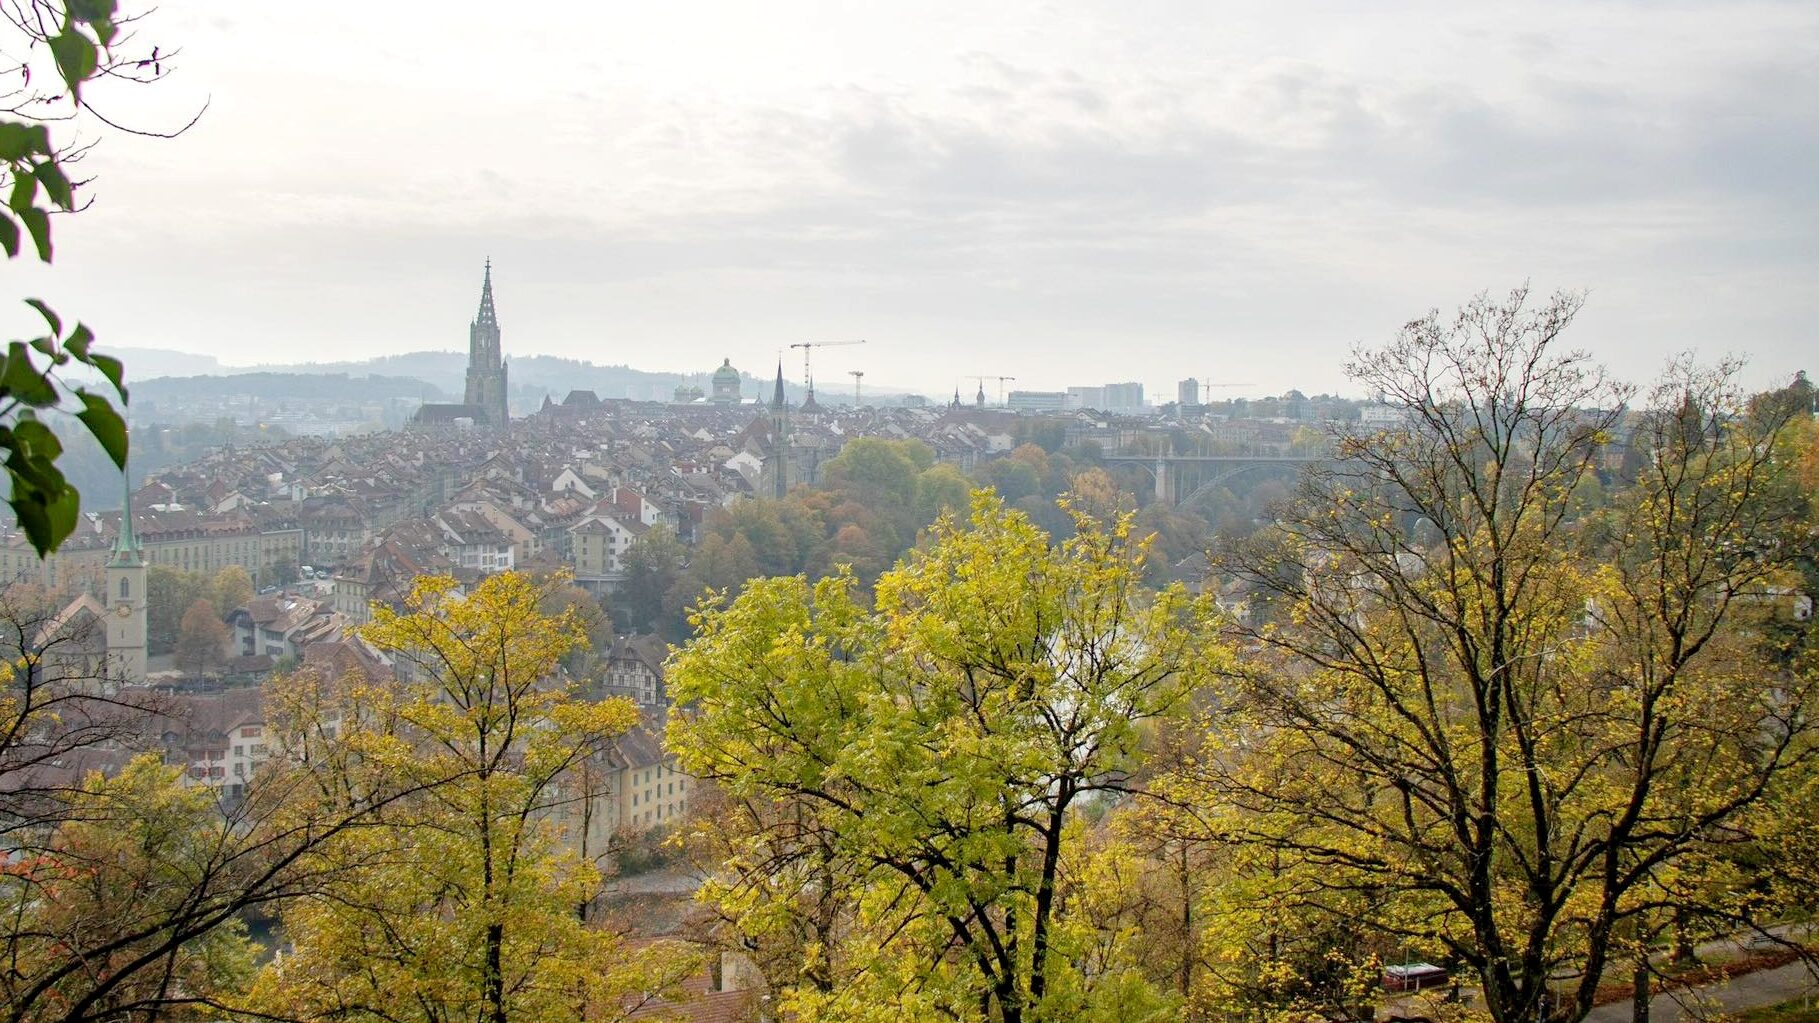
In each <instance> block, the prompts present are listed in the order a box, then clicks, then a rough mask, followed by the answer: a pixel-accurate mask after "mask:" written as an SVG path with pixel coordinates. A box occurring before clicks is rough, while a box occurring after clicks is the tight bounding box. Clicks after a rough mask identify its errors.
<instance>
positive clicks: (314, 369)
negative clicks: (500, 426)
mask: <svg viewBox="0 0 1819 1023" xmlns="http://www.w3.org/2000/svg"><path fill="white" fill-rule="evenodd" d="M109 354H114V355H118V356H119V357H120V359H121V360H122V361H123V362H125V363H126V371H127V378H128V382H129V384H130V385H134V386H137V385H138V384H140V383H145V384H151V383H153V382H154V381H155V380H157V378H160V377H186V378H188V377H242V376H251V375H259V374H264V375H266V376H267V377H268V378H275V377H279V376H282V375H301V376H337V375H341V376H346V377H348V378H350V379H355V380H358V379H361V378H367V377H375V378H385V379H387V380H388V381H391V382H394V383H405V382H409V381H414V382H417V383H421V384H425V385H428V387H429V388H431V389H433V390H434V391H437V392H441V393H442V394H446V395H450V396H452V397H454V398H458V397H459V396H460V395H461V394H462V393H463V391H464V390H465V388H466V383H467V353H465V352H448V351H442V352H437V351H425V352H405V353H402V354H398V355H380V356H375V357H373V358H371V359H362V360H359V361H341V362H304V363H288V364H285V363H266V364H260V365H256V366H226V365H223V364H222V363H221V361H220V360H218V359H216V358H214V357H213V356H207V355H192V354H190V353H188V352H177V351H171V350H168V349H156V348H121V349H113V350H110V353H109ZM508 362H509V365H510V371H511V390H512V397H513V399H514V402H513V403H514V405H522V404H524V403H525V402H527V401H530V402H535V401H541V400H542V397H543V395H545V394H548V395H550V396H552V397H553V398H554V399H555V400H556V401H561V400H562V399H563V397H565V396H566V395H567V394H568V393H569V392H570V391H577V390H579V391H593V392H594V394H595V395H596V396H598V397H600V398H634V399H638V400H641V401H668V400H670V399H671V397H672V396H673V395H674V393H675V390H676V388H677V387H680V386H683V385H692V386H696V387H700V388H701V389H702V390H703V391H706V390H708V389H709V386H710V382H711V381H710V378H711V377H712V375H713V371H714V370H715V369H716V368H718V367H713V366H709V367H707V368H705V369H703V370H701V371H700V372H698V373H661V372H648V371H645V370H640V369H632V368H631V367H630V366H625V365H614V366H601V365H598V364H596V363H592V362H587V361H585V360H581V359H565V358H562V357H560V356H555V355H529V356H513V357H510V358H509V359H508ZM741 376H742V378H743V380H742V388H741V393H742V394H743V395H744V396H745V397H746V398H747V399H752V398H761V399H765V400H769V398H770V396H771V393H772V388H773V387H774V386H775V378H774V377H772V378H771V379H764V378H762V377H757V376H754V375H752V374H751V373H742V374H741ZM192 386H194V385H192ZM784 390H785V393H786V394H787V395H788V398H789V400H790V401H792V402H800V401H801V400H802V398H803V389H802V385H801V384H800V383H799V382H792V381H788V380H786V381H785V383H784ZM842 393H850V392H842V391H839V390H833V389H822V400H823V401H826V400H829V399H832V400H835V401H838V400H839V396H840V394H842ZM432 400H433V399H432Z"/></svg>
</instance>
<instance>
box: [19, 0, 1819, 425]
mask: <svg viewBox="0 0 1819 1023" xmlns="http://www.w3.org/2000/svg"><path fill="white" fill-rule="evenodd" d="M1816 29H1819V8H1815V7H1814V5H1811V4H1797V3H1743V4H1722V5H1718V4H1704V5H1696V4H1672V5H1662V4H1641V3H1616V2H1612V3H1594V4H1567V3H1524V4H1502V5H1497V6H1496V7H1495V8H1483V9H1473V10H1461V9H1459V8H1458V6H1457V5H1446V4H1438V3H1394V4H1375V5H1370V6H1369V7H1368V9H1367V8H1365V7H1363V6H1361V5H1352V4H1321V5H1305V6H1298V7H1296V8H1295V9H1294V10H1292V11H1284V10H1281V9H1280V7H1279V5H1266V4H1243V3H1222V4H1197V3H1156V4H1146V5H1142V6H1140V7H1136V8H1133V7H1130V6H1128V5H1118V4H1110V3H1072V4H1063V5H1038V4H1028V3H1012V4H997V5H991V6H989V7H986V8H981V7H979V6H978V5H959V4H946V3H935V4H924V5H915V6H913V7H875V6H872V5H827V4H804V3H773V4H765V5H748V4H731V3H726V4H685V5H661V6H657V5H611V6H593V5H580V6H576V7H571V8H567V9H565V10H563V12H562V13H561V15H560V17H549V16H546V15H539V16H537V17H525V16H515V15H513V14H511V13H510V12H508V11H507V10H506V9H504V8H501V7H499V6H497V5H485V6H482V5H473V4H451V5H442V6H438V7H437V8H435V9H434V10H425V9H423V8H420V7H415V6H410V5H404V6H385V5H380V6H369V5H358V6H345V7H333V6H328V7H325V6H322V5H298V4H280V3H267V2H255V3H246V4H236V5H231V6H229V5H218V4H210V3H205V2H201V0H171V2H167V3H164V4H162V5H161V7H160V9H159V10H158V11H156V13H155V14H153V15H152V16H151V17H150V18H149V19H147V20H146V21H145V22H143V23H142V24H141V25H140V26H139V31H140V33H141V36H142V38H143V39H144V40H146V41H148V42H158V41H161V40H169V44H168V45H169V46H170V47H172V48H177V49H180V51H181V52H180V54H179V55H178V57H177V58H176V59H175V61H174V66H175V67H176V69H177V70H176V73H175V74H174V75H172V76H171V77H170V78H169V79H168V80H167V81H166V82H164V83H162V84H160V85H159V86H157V87H156V88H152V89H138V90H135V89H132V88H130V87H129V88H120V87H112V86H104V85H98V86H96V87H95V89H94V91H93V96H94V98H95V100H96V101H97V102H98V103H99V105H100V106H101V108H102V109H103V110H104V111H105V112H107V113H108V114H109V116H110V117H113V118H115V119H117V120H119V121H121V122H123V123H126V124H130V125H133V126H135V127H139V128H143V129H149V130H169V129H173V128H176V127H179V126H181V125H182V124H183V123H184V122H185V121H187V120H188V119H189V117H190V116H191V115H192V114H194V113H195V111H196V110H197V109H199V108H200V107H201V106H202V104H203V103H204V102H205V101H206V102H207V104H208V106H207V110H206V112H205V113H203V115H202V117H201V119H200V120H199V121H198V122H197V123H196V124H195V126H194V127H193V128H191V129H190V130H189V131H187V132H186V133H184V134H183V135H182V136H181V137H180V138H177V139H175V140H163V139H146V138H131V137H123V136H120V135H119V134H118V133H114V132H106V133H105V134H106V136H107V137H106V138H104V139H103V141H102V144H101V145H100V146H99V147H98V148H97V149H96V150H95V151H94V152H93V153H92V154H91V156H90V157H89V158H88V160H86V161H85V162H84V163H83V164H82V168H81V169H82V173H83V174H84V175H85V176H92V177H93V179H94V180H93V185H92V187H91V188H90V189H89V191H88V195H89V196H90V197H91V198H92V200H93V206H92V208H90V209H89V210H88V211H87V212H85V213H84V214H83V215H82V216H80V217H74V218H70V219H69V221H68V223H67V224H65V225H63V226H61V227H59V229H58V263H57V266H56V268H55V270H50V269H48V268H43V267H38V266H34V265H30V264H29V263H27V262H20V263H17V264H15V265H13V266H12V267H11V269H12V272H13V273H15V274H16V275H17V277H18V284H17V285H16V286H17V288H18V289H19V290H20V291H21V293H25V294H37V295H41V296H43V297H44V298H46V299H48V300H50V301H51V302H52V304H53V305H55V306H57V307H58V308H67V309H69V310H71V311H74V312H77V313H79V314H80V315H81V317H82V318H83V319H84V320H85V321H86V322H88V323H89V324H91V325H92V326H93V327H94V328H95V330H96V332H97V334H98V335H99V337H100V343H101V345H102V346H103V347H106V346H108V345H115V346H121V347H129V348H130V347H161V348H171V349H179V350H184V351H191V352H197V353H202V354H207V355H212V356H215V357H217V358H219V359H221V360H223V361H224V362H227V363H230V364H251V363H258V362H274V361H283V362H295V361H301V360H304V359H321V360H331V359H356V358H362V357H365V356H368V355H378V354H389V353H397V352H405V351H413V350H423V349H444V350H459V349H462V348H464V347H465V342H466V326H467V322H468V320H469V318H470V317H471V316H472V312H473V296H474V294H475V289H476V287H477V284H478V280H479V274H480V267H481V263H482V261H483V260H484V259H486V258H488V257H491V258H492V260H493V264H494V267H495V276H496V284H497V288H498V294H499V304H500V315H501V319H502V322H503V324H504V348H505V354H506V355H507V356H508V357H512V356H524V355H532V354H554V355H562V356H567V357H573V358H583V359H589V360H592V361H595V362H601V363H618V362H624V363H629V364H630V365H633V366H636V367H639V368H643V369H652V370H690V371H698V370H703V369H706V368H711V367H713V366H716V365H719V363H720V360H721V359H722V358H725V357H730V358H732V360H733V362H734V363H735V364H736V365H738V366H739V367H741V368H745V369H748V370H751V371H754V372H757V373H760V374H763V373H764V372H765V371H766V369H767V367H768V365H769V364H770V362H771V361H772V360H773V359H774V358H775V356H776V355H777V353H778V351H779V350H780V349H784V348H785V347H786V346H787V345H789V344H790V343H792V342H795V341H800V340H810V339H823V338H857V337H864V338H868V339H870V341H871V344H869V345H868V346H866V347H865V348H854V349H849V350H847V352H846V353H845V355H844V357H841V358H830V360H829V362H828V364H827V366H826V371H825V375H826V377H828V378H833V379H835V380H836V381H837V382H843V381H845V379H846V378H845V376H844V373H845V371H846V370H848V369H863V370H864V371H865V372H866V374H867V376H866V381H867V384H868V386H869V385H871V384H872V383H873V382H876V383H877V384H878V385H879V386H881V387H896V388H915V389H918V390H921V391H923V392H925V393H928V394H931V395H935V394H946V393H947V392H948V391H949V390H950V389H951V388H952V387H953V386H954V384H955V382H956V378H958V377H961V376H964V375H970V374H1014V375H1016V376H1017V378H1018V382H1017V386H1019V387H1031V388H1051V389H1052V388H1061V387H1064V386H1067V385H1069V384H1082V383H1100V382H1104V381H1111V380H1126V379H1130V380H1138V381H1142V382H1143V383H1145V384H1146V385H1147V386H1148V388H1149V389H1150V390H1151V392H1152V393H1154V394H1158V395H1162V394H1166V393H1167V391H1168V388H1169V387H1171V386H1172V384H1173V382H1174V381H1175V380H1177V379H1179V378H1181V377H1185V376H1190V375H1191V376H1197V377H1199V378H1201V379H1203V380H1211V381H1216V382H1223V383H1229V384H1237V385H1243V386H1242V387H1241V388H1240V389H1239V390H1241V391H1242V392H1246V393H1256V394H1266V393H1277V392H1280V391H1283V390H1286V389H1287V388H1290V387H1296V388H1299V389H1301V390H1303V391H1305V392H1308V393H1315V392H1317V391H1321V390H1334V391H1349V390H1353V389H1354V388H1351V387H1349V385H1348V384H1347V383H1346V381H1345V380H1344V377H1343V374H1342V372H1341V366H1342V363H1343V361H1344V358H1345V354H1346V353H1347V352H1348V351H1349V350H1350V348H1351V347H1352V346H1353V345H1354V344H1357V343H1361V342H1362V343H1373V344H1374V343H1379V342H1381V341H1383V340H1385V339H1387V338H1388V337H1389V336H1391V335H1392V334H1393V333H1394V331H1395V329H1396V328H1397V327H1398V326H1399V325H1400V324H1401V323H1402V322H1404V321H1405V320H1407V319H1409V318H1411V317H1413V316H1416V315H1419V314H1420V313H1422V312H1423V311H1425V310H1426V309H1428V308H1430V307H1434V306H1440V307H1450V306H1451V305H1453V304H1455V303H1457V302H1459V301H1461V300H1463V299H1465V298H1466V297H1468V296H1469V295H1471V294H1472V293H1475V292H1477V291H1479V290H1481V289H1487V288H1488V289H1492V290H1493V291H1502V290H1505V289H1507V288H1509V287H1510V286H1513V285H1516V284H1519V283H1521V282H1522V281H1524V280H1530V281H1532V282H1533V284H1534V286H1535V287H1536V288H1537V289H1538V290H1541V291H1549V290H1552V289H1555V288H1569V289H1587V290H1588V291H1589V292H1590V298H1589V301H1588V303H1587V305H1586V308H1585V311H1584V312H1583V314H1582V315H1581V317H1580V319H1579V321H1578V323H1577V324H1576V325H1575V327H1574V329H1573V331H1572V332H1571V334H1570V336H1569V338H1568V340H1569V341H1570V342H1571V343H1573V344H1575V345H1578V346H1581V347H1586V348H1589V349H1591V350H1592V351H1593V352H1595V353H1596V354H1597V355H1598V356H1599V357H1600V358H1602V359H1604V360H1606V361H1608V362H1609V363H1611V364H1612V365H1613V366H1614V367H1615V368H1617V369H1618V370H1619V371H1620V372H1623V373H1625V374H1626V375H1629V376H1632V377H1646V376H1649V375H1651V374H1652V372H1653V371H1654V370H1655V369H1656V368H1657V367H1658V366H1659V365H1660V363H1661V362H1662V361H1663V359H1664V358H1665V356H1666V354H1667V353H1670V352H1673V351H1677V350H1681V349H1689V348H1696V349H1698V350H1699V351H1700V352H1701V353H1702V354H1703V355H1705V356H1706V357H1708V358H1709V357H1712V356H1716V355H1718V354H1721V353H1724V352H1735V353H1744V354H1748V355H1749V356H1750V357H1751V367H1750V370H1749V371H1748V372H1747V373H1746V376H1745V379H1746V380H1747V381H1748V382H1749V383H1750V384H1752V385H1757V386H1765V385H1767V384H1770V383H1778V382H1781V381H1785V380H1786V379H1787V378H1788V377H1789V376H1790V375H1791V374H1792V372H1793V371H1794V370H1796V369H1800V368H1802V366H1803V362H1804V360H1805V358H1806V353H1807V352H1808V350H1809V349H1810V346H1811V344H1812V330H1811V323H1812V320H1813V315H1812V314H1813V309H1812V301H1813V291H1812V288H1811V286H1810V285H1811V282H1812V281H1813V280H1814V279H1815V273H1816V271H1819V266H1816V263H1819V250H1816V249H1815V244H1814V242H1813V238H1814V237H1815V227H1819V217H1816V216H1815V213H1816V211H1819V205H1816V200H1815V194H1814V191H1813V189H1812V187H1811V182H1810V168H1811V167H1812V166H1813V164H1814V156H1815V155H1819V154H1816V153H1815V145H1814V140H1815V138H1819V131H1816V130H1815V129H1816V128H1819V82H1815V77H1816V75H1819V72H1816V71H1815V68H1819V61H1815V60H1814V47H1813V40H1814V39H1815V38H1816V35H1819V33H1816V31H1815V30H1816ZM94 127H95V126H93V125H91V126H90V132H89V133H90V134H91V135H95V134H100V132H97V131H95V130H93V129H94ZM7 315H9V316H11V317H13V319H9V320H7V321H6V325H7V326H8V327H9V328H11V327H17V326H18V325H19V324H20V323H23V322H24V321H23V319H22V317H24V316H26V315H29V313H28V311H25V310H23V307H21V308H20V309H18V310H14V311H12V312H9V313H8V314H7ZM130 372H131V368H130V366H129V374H130ZM792 376H793V372H792ZM967 387H968V389H969V390H970V388H971V384H968V385H967Z"/></svg>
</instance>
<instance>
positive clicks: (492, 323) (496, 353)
mask: <svg viewBox="0 0 1819 1023" xmlns="http://www.w3.org/2000/svg"><path fill="white" fill-rule="evenodd" d="M462 403H463V404H465V405H468V406H470V407H473V408H476V409H480V410H482V411H484V412H485V414H486V419H487V425H489V426H491V427H492V428H493V429H495V430H503V429H505V428H506V426H507V425H508V424H509V423H510V422H511V413H510V412H508V411H507V410H506V405H505V356H504V354H503V352H502V350H501V349H500V346H499V314H498V312H497V311H495V310H494V309H493V261H492V260H490V259H489V260H487V261H486V278H485V280H484V281H483V282H482V283H481V285H480V313H479V315H477V316H475V317H474V322H473V323H472V324H470V325H469V326H468V328H467V394H466V397H464V398H463V399H462Z"/></svg>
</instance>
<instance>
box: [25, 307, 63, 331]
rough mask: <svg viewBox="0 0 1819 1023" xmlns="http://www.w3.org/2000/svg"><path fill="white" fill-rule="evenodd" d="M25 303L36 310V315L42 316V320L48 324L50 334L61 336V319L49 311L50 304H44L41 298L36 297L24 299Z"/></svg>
mask: <svg viewBox="0 0 1819 1023" xmlns="http://www.w3.org/2000/svg"><path fill="white" fill-rule="evenodd" d="M25 304H26V305H28V306H31V307H32V308H33V309H36V310H38V315H39V316H42V317H44V322H45V323H47V324H49V325H50V328H51V333H52V334H56V335H58V336H62V334H63V320H62V318H61V317H59V316H58V315H57V314H56V313H54V312H52V311H51V307H50V306H47V305H45V304H44V302H43V300H41V299H36V298H28V299H26V300H25Z"/></svg>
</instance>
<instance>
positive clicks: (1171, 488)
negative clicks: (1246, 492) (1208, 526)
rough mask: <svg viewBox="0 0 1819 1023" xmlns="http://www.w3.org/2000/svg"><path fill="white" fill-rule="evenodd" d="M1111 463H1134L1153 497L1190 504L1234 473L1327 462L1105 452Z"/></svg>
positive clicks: (1300, 458)
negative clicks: (1146, 477) (1150, 483)
mask: <svg viewBox="0 0 1819 1023" xmlns="http://www.w3.org/2000/svg"><path fill="white" fill-rule="evenodd" d="M1102 460H1103V461H1105V462H1107V463H1109V464H1114V465H1136V466H1139V467H1141V468H1142V469H1143V470H1144V471H1146V472H1148V473H1149V474H1150V478H1151V479H1153V480H1155V481H1156V500H1158V501H1161V502H1162V503H1164V504H1167V505H1170V506H1174V505H1179V506H1181V507H1191V506H1193V505H1194V504H1196V503H1198V502H1199V501H1200V500H1202V499H1203V498H1205V497H1206V496H1207V495H1208V494H1211V493H1212V492H1213V491H1214V490H1216V489H1217V488H1219V487H1221V486H1224V485H1225V484H1226V483H1227V482H1229V481H1230V480H1232V479H1233V478H1235V477H1237V476H1242V475H1244V474H1245V473H1250V472H1267V471H1270V470H1275V471H1277V472H1282V471H1283V470H1287V471H1289V472H1299V471H1300V470H1301V469H1302V468H1303V467H1305V466H1309V465H1314V464H1317V463H1321V462H1326V461H1329V459H1327V458H1325V457H1323V456H1314V455H1106V456H1104V458H1103V459H1102Z"/></svg>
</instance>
